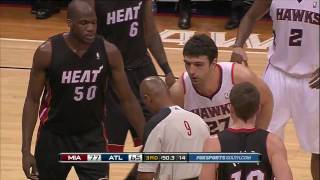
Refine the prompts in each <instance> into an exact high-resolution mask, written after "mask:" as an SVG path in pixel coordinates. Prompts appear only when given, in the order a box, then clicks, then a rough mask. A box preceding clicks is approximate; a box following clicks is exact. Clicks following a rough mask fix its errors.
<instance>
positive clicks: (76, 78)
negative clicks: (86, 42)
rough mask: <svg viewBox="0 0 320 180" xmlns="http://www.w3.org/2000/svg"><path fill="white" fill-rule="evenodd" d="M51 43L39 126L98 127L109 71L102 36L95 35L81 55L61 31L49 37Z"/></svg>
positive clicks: (64, 129)
mask: <svg viewBox="0 0 320 180" xmlns="http://www.w3.org/2000/svg"><path fill="white" fill-rule="evenodd" d="M51 44H52V59H51V65H50V68H49V69H48V70H47V73H46V79H47V81H46V86H45V91H44V94H43V97H42V102H41V107H40V111H39V117H40V121H41V125H42V126H43V127H44V128H48V129H49V130H51V131H53V132H56V133H59V134H77V133H82V132H86V131H88V130H91V129H93V128H96V127H98V126H101V122H102V120H103V119H104V117H105V115H104V106H105V105H104V104H105V102H104V99H105V97H104V93H105V91H104V89H105V87H106V82H107V77H108V75H107V73H108V72H109V64H108V63H107V55H106V52H105V46H104V42H103V38H102V37H96V39H95V40H94V42H93V43H92V44H91V45H90V46H89V48H88V49H87V51H86V53H85V54H84V55H83V56H82V57H81V58H80V57H79V56H78V55H77V54H75V53H74V52H73V51H72V50H71V49H70V48H69V47H68V45H67V44H66V42H65V39H64V37H63V35H62V34H58V35H56V36H54V37H52V38H51Z"/></svg>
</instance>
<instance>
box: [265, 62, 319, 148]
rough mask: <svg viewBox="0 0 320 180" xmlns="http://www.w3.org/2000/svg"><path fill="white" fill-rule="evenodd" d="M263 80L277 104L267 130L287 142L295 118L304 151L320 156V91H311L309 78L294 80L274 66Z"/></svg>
mask: <svg viewBox="0 0 320 180" xmlns="http://www.w3.org/2000/svg"><path fill="white" fill-rule="evenodd" d="M264 80H265V82H266V83H267V84H268V86H269V88H270V89H271V91H272V94H273V100H274V108H273V114H272V118H271V122H270V125H269V127H268V130H269V131H270V132H272V133H275V134H277V135H279V136H280V137H281V138H284V127H285V125H286V123H287V122H288V120H289V119H290V118H292V120H293V123H294V126H295V129H296V132H297V136H298V139H299V143H300V146H301V147H302V149H304V150H305V151H307V152H311V153H316V154H319V90H316V89H311V88H310V87H309V81H310V78H295V77H291V76H290V75H288V74H286V73H285V72H283V71H281V70H278V69H277V68H275V67H274V66H273V65H271V64H269V66H268V68H267V70H266V72H265V75H264Z"/></svg>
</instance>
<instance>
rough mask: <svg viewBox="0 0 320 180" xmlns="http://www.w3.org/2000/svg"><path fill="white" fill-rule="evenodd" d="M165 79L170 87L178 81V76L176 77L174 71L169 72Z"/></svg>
mask: <svg viewBox="0 0 320 180" xmlns="http://www.w3.org/2000/svg"><path fill="white" fill-rule="evenodd" d="M165 81H166V84H167V86H168V88H170V87H171V86H172V85H173V84H174V83H175V82H176V78H175V77H174V75H173V74H172V73H168V74H166V76H165Z"/></svg>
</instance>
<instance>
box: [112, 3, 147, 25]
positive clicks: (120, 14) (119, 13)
mask: <svg viewBox="0 0 320 180" xmlns="http://www.w3.org/2000/svg"><path fill="white" fill-rule="evenodd" d="M141 4H142V2H140V3H139V4H138V5H137V6H134V7H128V8H124V9H117V10H114V11H112V12H108V13H107V19H106V24H107V25H109V24H115V23H121V22H126V21H131V20H137V19H138V15H139V10H140V9H141Z"/></svg>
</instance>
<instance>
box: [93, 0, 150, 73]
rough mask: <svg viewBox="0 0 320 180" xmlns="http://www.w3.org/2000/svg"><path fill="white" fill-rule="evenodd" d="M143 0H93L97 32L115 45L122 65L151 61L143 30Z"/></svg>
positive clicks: (132, 65)
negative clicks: (121, 57)
mask: <svg viewBox="0 0 320 180" xmlns="http://www.w3.org/2000/svg"><path fill="white" fill-rule="evenodd" d="M144 5H145V2H144V1H143V0H121V1H119V0H96V4H95V7H96V13H97V18H98V22H97V25H98V29H97V33H98V34H100V35H102V36H103V37H104V38H105V39H106V40H108V41H110V42H111V43H113V44H115V45H116V46H117V47H118V48H119V50H120V51H121V54H122V56H123V60H124V66H125V67H126V68H135V67H141V66H143V65H145V64H146V63H151V62H152V61H151V59H150V56H149V53H148V51H147V48H146V44H145V39H144V29H143V18H144Z"/></svg>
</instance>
